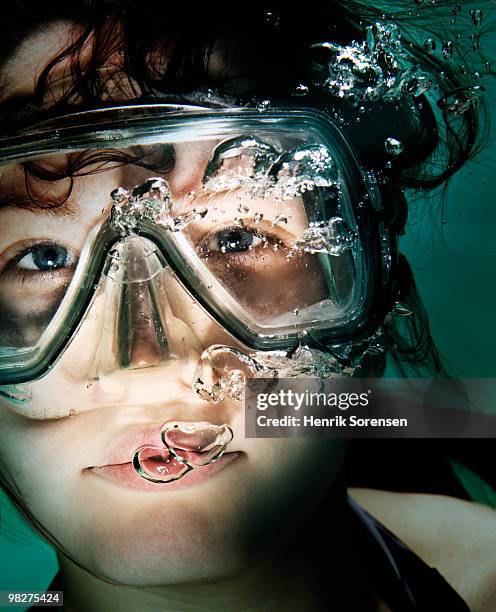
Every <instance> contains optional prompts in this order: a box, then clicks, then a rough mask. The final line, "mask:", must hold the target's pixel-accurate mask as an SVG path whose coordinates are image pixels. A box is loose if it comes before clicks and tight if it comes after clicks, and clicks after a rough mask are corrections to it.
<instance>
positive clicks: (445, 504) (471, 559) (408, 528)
mask: <svg viewBox="0 0 496 612" xmlns="http://www.w3.org/2000/svg"><path fill="white" fill-rule="evenodd" d="M349 492H350V494H351V495H352V496H353V497H354V498H355V499H356V500H357V501H358V502H359V503H360V504H362V505H363V506H364V507H365V508H366V509H367V510H368V511H369V512H370V513H371V514H372V515H374V516H375V517H377V518H378V519H379V520H380V521H381V522H383V523H384V525H386V527H388V528H389V529H390V530H391V531H392V532H393V533H395V534H396V535H397V536H398V537H399V538H400V539H402V540H403V541H404V542H405V544H407V546H409V547H410V548H411V549H412V550H413V551H414V552H416V553H417V554H418V555H419V556H420V557H421V558H422V559H423V560H424V561H425V562H426V563H428V564H429V565H430V566H432V567H435V568H437V569H438V571H439V572H440V573H441V574H442V575H443V576H444V577H445V578H446V580H447V581H448V582H449V583H450V584H451V585H453V587H454V588H455V589H456V590H457V592H458V593H459V594H460V595H461V596H462V597H463V598H464V599H465V601H466V602H467V603H468V605H469V606H470V608H471V609H472V610H473V611H474V612H490V611H491V610H494V609H496V512H495V511H494V510H492V509H491V508H489V507H487V506H482V505H480V504H476V503H472V502H467V501H463V500H460V499H454V498H451V497H446V496H442V495H421V494H415V493H411V494H405V493H392V492H389V491H376V490H372V489H350V490H349Z"/></svg>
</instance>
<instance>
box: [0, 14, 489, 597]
mask: <svg viewBox="0 0 496 612" xmlns="http://www.w3.org/2000/svg"><path fill="white" fill-rule="evenodd" d="M477 18H478V17H477V15H474V19H477ZM493 38H495V39H496V36H493ZM488 44H489V43H488ZM494 46H495V47H496V44H495V45H494ZM490 51H491V49H488V52H489V53H490ZM448 52H449V51H447V53H448ZM493 55H494V54H493ZM484 86H485V87H486V88H487V89H486V93H485V98H486V101H487V103H488V105H489V106H490V107H491V108H495V104H496V86H494V84H491V83H486V82H485V83H484ZM391 138H394V134H391ZM391 146H393V147H394V146H395V145H394V143H391ZM495 166H496V132H495V130H494V129H493V130H492V132H491V140H490V143H489V145H488V146H487V148H486V149H485V150H484V151H483V152H482V154H481V155H479V157H478V158H477V159H476V160H475V161H473V162H470V163H468V164H467V165H466V167H465V168H464V169H463V170H462V171H461V172H459V173H458V174H457V175H456V176H455V177H454V178H453V179H452V180H451V183H450V186H449V190H448V192H447V195H446V206H445V212H444V213H443V214H441V212H440V208H439V205H438V204H437V203H436V204H434V206H433V200H432V199H428V200H424V201H422V200H419V201H418V202H417V203H416V205H415V207H414V209H413V210H412V212H411V214H410V219H409V223H408V226H407V231H406V234H405V236H404V237H403V238H402V239H401V245H400V246H401V251H402V252H403V253H404V254H405V255H406V256H407V258H408V260H409V262H410V264H411V266H412V269H413V272H414V275H415V278H416V282H417V285H418V289H419V291H420V294H421V296H422V298H423V301H424V304H425V306H426V309H427V312H428V315H429V320H430V324H431V329H432V334H433V337H434V339H435V341H436V344H437V346H438V348H439V350H440V353H441V356H442V357H443V358H444V360H445V362H446V364H447V365H448V367H449V368H450V369H451V371H452V373H453V374H454V375H459V376H460V377H467V378H492V377H496V325H495V312H496V275H495V270H496V240H495V228H496V206H495V201H496V172H495ZM431 211H432V213H431ZM386 375H394V366H393V365H392V364H389V366H388V370H387V372H386ZM0 509H1V523H0V559H3V560H4V559H8V560H9V562H8V564H7V563H5V562H3V563H2V572H1V574H0V590H7V589H9V590H44V589H45V588H46V586H47V584H48V583H49V581H50V579H51V577H52V576H53V575H54V573H55V572H56V570H57V561H56V557H55V554H54V552H53V550H52V549H51V548H50V547H49V546H48V545H47V544H45V543H44V542H43V541H42V540H41V539H40V538H39V537H38V536H37V535H36V534H35V533H34V532H33V531H32V530H31V529H30V528H29V527H28V526H27V525H26V524H25V523H24V521H23V520H22V519H20V518H19V516H18V514H17V512H16V511H15V510H14V509H13V508H12V506H11V505H10V503H9V502H8V500H7V499H6V498H5V496H4V495H3V494H0ZM18 609H21V608H18Z"/></svg>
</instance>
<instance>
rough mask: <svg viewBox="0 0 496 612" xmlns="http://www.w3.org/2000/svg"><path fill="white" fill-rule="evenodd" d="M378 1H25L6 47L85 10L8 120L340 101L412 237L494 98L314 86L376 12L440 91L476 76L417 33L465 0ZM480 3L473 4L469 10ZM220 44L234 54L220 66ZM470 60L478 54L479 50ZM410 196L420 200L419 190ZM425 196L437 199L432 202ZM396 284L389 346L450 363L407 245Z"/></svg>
mask: <svg viewBox="0 0 496 612" xmlns="http://www.w3.org/2000/svg"><path fill="white" fill-rule="evenodd" d="M371 4H373V6H370V5H367V4H365V3H363V2H358V1H353V0H334V1H333V2H331V1H329V2H322V1H319V2H317V1H314V0H307V2H306V3H305V6H304V8H300V9H298V10H295V9H293V8H290V7H289V4H288V3H284V2H271V3H265V2H257V1H250V2H242V1H240V2H237V3H236V5H235V10H234V7H233V4H232V2H229V3H227V2H215V3H199V4H196V5H193V6H192V5H190V4H185V3H177V2H171V3H167V2H164V0H149V1H147V2H145V1H144V0H85V1H73V2H67V0H63V1H57V0H46V1H45V2H43V3H40V2H32V1H23V0H16V1H13V2H11V3H10V4H9V8H8V9H7V12H6V9H4V10H3V11H2V14H1V15H0V30H1V33H2V35H1V36H0V54H1V57H4V58H5V57H8V56H9V55H10V54H11V53H12V52H14V51H15V49H16V48H17V46H18V45H19V44H20V43H21V42H22V40H23V39H24V38H25V37H26V36H27V35H28V34H29V33H31V32H35V31H39V30H40V29H41V30H43V27H45V26H46V25H48V24H50V23H52V22H53V21H54V20H68V21H70V22H72V23H73V24H74V33H75V36H74V40H73V42H72V43H71V44H70V45H69V46H68V47H67V48H66V49H64V50H63V51H61V52H60V53H58V54H57V55H56V56H54V57H53V58H52V59H51V60H50V61H49V63H48V64H47V65H46V66H45V67H44V69H43V70H42V72H41V73H40V75H39V78H38V80H37V83H36V89H35V96H34V100H31V101H30V102H29V104H27V105H24V106H23V105H22V104H21V103H20V102H21V101H19V100H16V99H13V100H12V101H10V103H9V104H5V105H3V106H0V130H3V131H6V130H8V129H12V127H13V126H14V127H15V126H19V125H23V124H25V123H29V122H30V121H31V122H32V121H34V119H35V118H36V116H37V113H38V112H40V113H41V112H43V113H44V114H45V115H46V114H47V112H48V113H53V114H60V113H61V112H68V111H70V110H71V108H73V106H74V103H75V102H76V101H77V102H78V104H82V105H84V106H87V107H92V106H101V105H102V103H103V104H111V103H112V101H113V98H119V97H120V96H122V94H125V96H126V97H130V98H133V99H135V100H137V101H143V102H148V101H152V100H154V101H157V100H165V101H175V102H181V101H189V100H190V99H191V95H192V94H193V93H194V92H198V91H202V92H203V93H204V94H206V95H207V96H208V95H209V91H210V90H212V91H216V92H218V91H220V92H222V93H223V94H224V95H228V96H230V98H231V99H232V100H233V103H236V104H253V103H256V101H257V100H263V99H266V98H269V99H270V98H274V99H278V100H284V99H286V100H290V101H291V102H293V103H296V102H297V101H299V102H300V103H301V105H314V106H317V107H319V108H325V109H327V110H328V111H329V112H335V113H337V115H338V116H339V117H340V118H341V119H342V120H343V130H344V131H345V132H347V134H348V136H349V139H350V141H351V142H352V144H353V146H354V148H355V150H356V151H357V153H358V156H359V158H360V160H361V162H362V164H363V165H364V167H365V168H366V169H368V170H378V169H380V170H381V176H382V180H381V182H380V189H381V191H382V196H383V202H384V207H385V222H386V223H387V224H388V225H389V226H390V227H391V228H392V230H393V231H394V232H395V233H396V234H397V235H400V234H401V233H403V232H404V228H405V224H406V221H407V216H408V205H409V204H407V199H406V197H405V195H404V190H405V189H410V190H412V189H415V190H418V191H419V192H420V194H421V195H422V196H424V195H425V193H426V192H428V191H430V190H434V189H436V188H439V187H441V188H442V187H444V186H446V184H447V181H448V179H449V178H450V177H451V176H453V174H454V173H456V172H457V171H458V170H459V169H460V168H461V167H462V166H463V165H464V164H465V163H466V162H467V161H468V160H469V159H470V158H471V157H473V156H474V155H475V154H476V153H477V152H478V151H479V150H480V149H481V147H482V146H483V144H484V143H485V140H486V139H487V134H488V122H487V116H486V111H485V107H484V104H483V103H482V102H481V103H479V104H477V105H475V104H471V105H469V107H468V108H467V109H466V111H465V112H463V113H460V114H456V113H455V114H450V113H448V112H442V111H441V110H440V109H439V108H437V107H436V106H435V105H434V104H433V103H432V100H430V99H429V98H428V97H427V96H420V97H419V98H417V99H415V100H412V99H409V100H401V101H396V102H384V101H382V102H375V103H366V104H364V105H363V110H362V109H361V108H359V107H350V106H347V105H346V102H343V101H342V100H340V99H339V98H338V97H333V96H332V95H331V94H330V93H326V92H325V91H322V89H318V88H316V87H314V86H313V85H312V78H311V64H312V62H311V61H309V55H308V51H309V49H310V47H311V46H312V45H314V44H315V43H318V42H324V41H332V42H336V43H339V44H349V43H350V42H351V41H352V40H363V38H364V31H365V28H366V27H367V26H368V25H370V24H373V23H374V22H375V21H377V20H379V21H382V22H388V21H390V22H392V23H396V24H398V25H399V26H400V28H401V29H402V31H403V36H404V38H403V41H404V44H405V46H406V47H407V48H408V52H409V54H410V55H411V57H412V62H414V63H417V64H418V65H419V66H420V67H421V68H422V69H423V70H424V71H425V72H427V73H429V74H431V75H433V78H436V81H437V86H438V93H439V98H441V97H442V96H443V95H445V94H448V93H449V92H450V91H453V90H456V89H458V88H460V87H465V86H467V85H468V84H470V81H469V80H467V78H466V77H465V76H464V74H462V73H460V72H459V70H455V60H454V59H453V60H452V61H450V57H446V54H448V55H449V54H450V53H451V52H452V50H453V48H455V51H454V53H455V54H456V53H457V50H456V46H457V44H458V47H459V49H460V53H463V47H462V45H461V42H460V43H456V44H455V45H452V46H451V47H448V49H450V50H449V51H447V52H446V53H445V54H444V56H443V55H442V54H441V53H440V52H439V51H440V49H438V53H437V54H434V53H431V52H429V51H428V50H426V49H425V48H424V46H423V42H420V43H419V42H418V41H416V40H415V38H414V36H415V35H416V34H417V33H418V31H423V32H424V35H425V33H429V35H432V36H433V37H434V39H435V40H437V41H438V46H439V47H441V45H442V44H443V42H442V41H445V33H444V32H443V27H442V24H443V23H444V22H445V20H446V19H448V18H451V17H452V16H451V12H452V9H453V7H454V6H455V3H454V2H448V1H445V0H437V2H436V3H431V2H427V1H425V2H424V4H418V5H417V4H415V3H414V2H413V0H390V1H389V2H387V3H385V4H384V5H383V6H380V5H379V4H378V3H371ZM470 4H471V3H470V2H465V3H464V4H463V7H464V10H466V12H467V13H468V10H469V6H470ZM442 20H444V21H442ZM440 24H441V26H440ZM469 44H472V43H469ZM477 45H478V39H474V42H473V46H474V47H477ZM443 47H444V45H443ZM473 53H474V54H475V55H474V61H477V62H479V63H480V62H481V61H482V60H483V57H482V55H481V52H480V50H479V49H478V48H476V49H474V50H473ZM220 55H223V57H224V59H225V58H229V60H230V61H229V62H226V63H224V64H221V65H220V66H218V69H217V70H212V66H213V65H215V64H216V62H217V64H218V62H219V57H220ZM164 58H167V59H166V61H164ZM66 60H68V62H67V66H68V68H67V70H66V77H67V80H66V82H65V85H64V88H63V91H62V92H60V91H59V92H58V93H57V95H56V96H55V95H54V93H53V92H54V86H55V85H56V83H55V80H54V76H53V75H54V71H55V70H56V68H57V67H58V66H59V65H60V64H61V62H64V61H66ZM464 63H465V65H467V66H468V62H467V61H466V60H465V61H464ZM109 68H110V69H109ZM467 69H468V72H470V68H469V67H468V68H467ZM438 77H439V78H438ZM299 84H306V85H308V87H309V93H308V96H306V97H305V98H304V99H301V100H297V99H296V98H293V97H292V95H291V94H292V93H294V92H295V88H297V87H298V85H299ZM102 100H103V102H102ZM48 106H49V109H48V111H47V107H48ZM412 108H413V111H412ZM14 110H15V112H14ZM365 127H366V128H367V129H364V128H365ZM398 130H401V140H402V142H403V144H404V146H405V155H402V156H401V158H400V159H398V160H395V164H394V165H393V167H392V168H389V169H388V168H385V156H384V139H385V137H387V136H389V135H391V134H396V133H397V131H398ZM102 155H105V153H102ZM102 160H103V161H105V157H104V158H102V159H101V160H100V161H102ZM92 161H93V163H94V162H95V160H94V159H93V160H92ZM127 161H129V159H128V160H127ZM131 161H132V160H131ZM80 162H81V158H78V159H77V163H76V166H77V168H78V171H79V170H80V169H81V167H84V165H83V166H81V163H80ZM137 163H139V160H138V162H137ZM71 167H72V168H73V170H74V166H69V167H68V168H69V170H68V171H67V172H68V174H69V175H71V170H70V168H71ZM26 172H27V173H28V174H29V172H31V173H32V176H36V173H37V172H38V173H39V172H41V170H40V169H39V168H37V167H36V165H34V166H31V167H26ZM71 176H72V175H71ZM408 195H409V199H410V205H411V204H412V202H413V200H414V199H415V193H414V192H409V194H408ZM422 205H426V204H425V201H422ZM429 205H430V203H429ZM440 212H442V211H440ZM396 291H397V298H398V299H399V300H401V301H402V302H404V303H405V304H406V305H407V306H409V307H410V308H411V310H412V311H413V312H414V316H412V317H407V318H401V317H391V318H389V319H388V320H387V321H386V323H385V328H384V338H385V340H386V343H387V348H388V351H389V353H390V354H391V355H392V356H393V358H394V359H395V360H396V361H397V363H398V366H399V368H400V369H403V370H404V371H407V369H408V368H409V367H412V366H413V367H415V368H425V369H426V370H427V371H429V372H434V373H436V374H438V375H444V374H445V373H446V372H445V369H444V367H443V364H442V362H441V360H440V358H439V354H438V351H437V349H436V347H435V345H434V342H433V339H432V336H431V333H430V330H429V322H428V318H427V314H426V312H425V309H424V307H423V305H422V301H421V298H420V296H419V294H418V292H417V290H416V287H415V281H414V277H413V273H412V271H411V268H410V266H409V264H408V262H407V260H406V259H405V258H404V257H402V256H400V258H399V262H398V267H397V278H396ZM1 473H2V471H0V474H1ZM4 474H5V473H4ZM0 477H1V478H2V480H3V486H4V488H5V490H6V492H7V493H8V494H9V496H10V497H11V498H12V499H13V501H14V503H15V504H16V506H17V507H18V508H19V510H20V511H21V512H22V513H23V515H24V516H25V518H26V519H27V520H28V521H29V522H30V523H31V524H33V525H35V526H36V528H37V529H38V530H39V531H40V532H41V533H42V534H43V535H44V536H45V537H46V538H47V539H48V540H49V541H50V542H51V543H52V544H53V545H54V546H56V547H57V548H58V549H59V550H63V549H61V547H60V545H59V544H58V543H57V542H56V541H55V540H54V539H53V537H51V535H50V534H47V533H46V530H44V529H43V527H42V526H41V525H39V523H38V522H37V520H36V519H35V517H33V516H32V515H31V514H30V513H29V511H28V510H27V509H26V508H25V507H24V504H22V503H20V502H19V501H18V500H19V499H20V497H19V493H18V492H17V491H16V490H15V488H13V485H12V484H10V480H11V479H8V480H7V479H6V478H4V476H0ZM63 552H64V554H67V551H63ZM67 556H68V557H69V558H72V557H71V555H70V554H67ZM73 560H74V559H73Z"/></svg>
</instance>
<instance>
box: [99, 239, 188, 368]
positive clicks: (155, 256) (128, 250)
mask: <svg viewBox="0 0 496 612" xmlns="http://www.w3.org/2000/svg"><path fill="white" fill-rule="evenodd" d="M171 275H172V272H171V271H170V270H169V268H168V267H167V264H166V263H165V260H164V258H163V256H162V254H161V253H160V251H159V250H158V249H157V248H156V246H155V245H154V244H153V243H152V242H151V241H149V240H147V239H146V238H143V237H141V236H127V237H125V238H123V239H122V240H120V241H119V242H118V243H116V245H115V246H114V247H113V248H112V249H111V251H110V252H109V255H108V257H107V261H106V263H105V267H104V272H103V274H102V277H101V281H100V287H99V290H98V293H101V294H102V295H104V298H103V299H104V300H105V303H104V309H105V310H104V316H103V317H102V319H101V332H100V342H99V346H98V349H97V353H96V359H95V366H94V367H95V370H96V371H95V372H94V375H95V376H94V377H95V378H99V377H100V376H101V375H102V374H105V373H107V372H112V371H115V370H119V369H123V368H130V369H136V368H144V367H149V366H152V365H155V364H157V363H159V362H162V361H165V360H167V359H169V358H171V357H174V356H175V353H176V352H177V350H178V347H176V346H175V345H174V341H173V340H171V338H170V334H169V331H168V325H170V324H171V321H172V320H173V318H174V317H173V315H172V312H171V307H170V304H169V301H168V298H167V291H166V286H165V284H166V280H167V277H168V276H171Z"/></svg>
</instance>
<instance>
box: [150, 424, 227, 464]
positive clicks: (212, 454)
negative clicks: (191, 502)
mask: <svg viewBox="0 0 496 612" xmlns="http://www.w3.org/2000/svg"><path fill="white" fill-rule="evenodd" d="M161 437H162V442H163V443H164V445H165V447H166V448H167V450H168V451H169V452H170V453H171V455H172V456H173V457H175V458H176V459H178V460H179V461H181V462H184V463H186V464H187V465H189V466H190V467H192V468H194V467H203V466H205V465H209V464H211V463H214V461H217V460H218V459H220V457H222V455H223V454H224V451H225V450H226V448H227V445H228V444H229V443H230V442H231V441H232V439H233V437H234V434H233V432H232V429H231V428H230V427H229V426H228V425H226V424H223V425H214V424H212V423H208V422H205V421H201V422H188V421H170V422H168V423H165V425H163V426H162V430H161Z"/></svg>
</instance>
